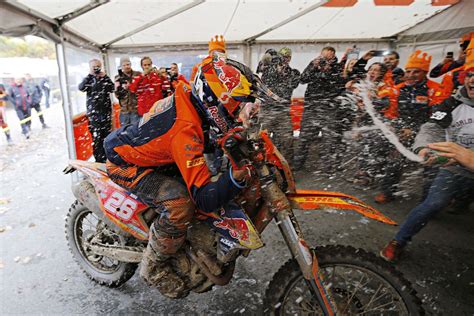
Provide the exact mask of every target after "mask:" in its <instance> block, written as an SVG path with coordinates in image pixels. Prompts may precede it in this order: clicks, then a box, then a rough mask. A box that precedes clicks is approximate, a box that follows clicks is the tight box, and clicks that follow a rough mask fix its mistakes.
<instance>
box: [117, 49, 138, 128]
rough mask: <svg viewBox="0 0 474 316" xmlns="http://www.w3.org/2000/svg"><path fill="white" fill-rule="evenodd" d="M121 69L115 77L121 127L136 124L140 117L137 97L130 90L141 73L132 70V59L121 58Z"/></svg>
mask: <svg viewBox="0 0 474 316" xmlns="http://www.w3.org/2000/svg"><path fill="white" fill-rule="evenodd" d="M120 67H121V68H120V69H119V73H118V75H117V76H115V96H116V97H117V99H118V100H119V103H120V125H127V124H134V123H135V122H137V121H138V120H139V119H140V117H139V116H138V114H137V96H136V95H135V93H132V92H131V91H130V90H129V87H130V84H131V83H132V81H133V78H135V77H136V76H139V75H140V74H141V73H140V72H139V71H135V70H133V69H132V64H131V62H130V58H128V57H122V58H120Z"/></svg>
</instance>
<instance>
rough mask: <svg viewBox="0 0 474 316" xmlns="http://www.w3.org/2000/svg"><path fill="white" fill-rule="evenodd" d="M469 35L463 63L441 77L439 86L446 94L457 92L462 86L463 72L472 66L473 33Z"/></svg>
mask: <svg viewBox="0 0 474 316" xmlns="http://www.w3.org/2000/svg"><path fill="white" fill-rule="evenodd" d="M471 34H472V37H471V40H470V42H469V45H468V46H467V48H466V50H465V60H466V61H465V63H464V64H463V65H462V66H460V67H458V68H455V69H453V70H451V71H450V72H448V73H447V74H446V75H444V77H443V81H442V83H441V84H442V85H443V86H444V89H445V90H446V93H449V94H453V95H454V94H456V92H457V90H458V89H459V88H460V87H462V86H463V85H464V79H465V70H466V69H469V68H471V67H472V66H473V65H474V32H473V33H471Z"/></svg>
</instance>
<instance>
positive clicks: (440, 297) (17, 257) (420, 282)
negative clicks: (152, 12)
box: [0, 105, 474, 315]
mask: <svg viewBox="0 0 474 316" xmlns="http://www.w3.org/2000/svg"><path fill="white" fill-rule="evenodd" d="M7 116H8V121H9V124H10V125H11V126H12V132H13V135H12V136H13V137H14V140H15V144H14V145H12V146H7V145H6V142H5V139H4V137H3V135H0V138H1V140H0V172H1V182H0V183H1V184H0V188H1V191H0V278H1V280H0V313H1V314H3V315H11V314H111V313H114V314H116V313H121V314H131V313H137V314H154V313H163V314H168V313H169V314H186V315H187V314H199V315H201V314H203V315H207V314H212V315H214V314H224V315H227V314H260V313H261V311H262V303H263V296H264V292H265V289H266V287H267V285H268V282H269V281H270V279H271V277H272V275H273V274H274V273H275V272H276V271H277V270H278V268H279V267H280V266H281V265H283V263H284V262H285V261H286V260H288V259H289V251H288V250H287V248H286V246H285V244H284V241H283V239H282V238H281V236H280V234H279V231H278V229H277V228H276V225H274V224H271V225H270V226H269V228H268V229H267V230H266V231H265V232H264V234H263V239H264V241H265V243H266V247H264V248H263V249H260V250H257V251H255V252H253V253H251V254H250V256H249V257H248V258H240V259H239V260H238V263H237V269H236V272H235V275H234V278H233V280H232V281H231V283H230V284H229V285H227V286H226V287H215V288H214V289H213V290H212V291H210V292H208V293H205V294H200V295H198V294H191V295H189V296H188V297H187V298H185V299H182V300H178V301H176V300H170V299H166V298H163V297H162V296H160V294H159V293H158V291H157V290H154V289H151V288H148V287H147V286H146V285H145V284H144V282H143V281H142V280H140V279H139V278H138V276H137V274H136V275H135V276H134V277H133V278H132V279H131V280H130V281H129V282H128V283H126V284H125V285H124V286H122V287H120V288H117V289H109V288H105V287H101V286H98V285H96V284H94V283H93V282H92V281H90V280H89V279H88V278H87V277H86V276H85V275H84V274H83V273H82V272H81V271H80V270H79V268H78V266H77V264H76V263H75V262H74V261H73V259H72V256H71V254H70V252H69V250H68V248H67V244H66V239H65V234H64V218H65V215H66V213H67V210H68V208H69V206H70V204H71V203H72V202H73V201H74V197H73V195H72V193H71V191H70V184H71V178H70V177H69V176H65V175H63V174H62V173H61V171H62V169H63V168H64V167H65V166H66V164H67V160H68V158H67V147H66V140H65V136H64V122H63V119H62V112H61V109H60V107H59V106H58V105H55V106H53V107H52V108H51V109H50V110H48V111H46V113H45V117H46V122H47V123H48V124H49V125H50V128H49V129H46V130H42V129H41V128H40V124H39V121H38V119H37V118H33V133H32V137H31V139H29V140H25V139H23V138H22V135H21V134H20V130H19V127H18V126H17V125H18V122H17V120H15V119H16V117H15V115H14V113H13V112H8V113H7ZM308 169H311V166H310V167H309V168H308ZM314 169H315V170H316V169H317V165H316V163H315V165H314ZM312 171H313V170H307V171H305V172H301V173H298V174H297V180H298V186H299V187H300V188H305V189H320V190H321V189H322V190H328V191H342V192H345V193H348V194H353V195H355V196H357V197H359V198H360V199H362V200H363V201H365V202H367V203H369V204H371V205H373V202H372V201H373V200H372V198H373V197H374V196H375V194H376V193H377V192H376V191H375V190H374V189H372V188H367V189H366V190H361V189H357V188H354V187H353V186H352V185H350V184H349V183H348V182H347V181H345V180H344V177H338V176H336V177H333V178H331V179H329V178H323V177H321V176H319V175H318V174H315V173H313V172H312ZM404 189H405V191H406V192H408V196H407V198H405V199H403V200H398V201H396V202H392V203H390V204H388V205H384V206H382V207H380V210H382V211H383V212H384V213H385V214H386V215H388V216H390V217H392V218H393V219H395V220H396V221H403V219H404V217H405V216H406V214H407V213H408V212H409V210H410V209H411V208H412V207H413V206H414V205H416V203H417V202H418V200H419V194H420V192H419V191H420V188H419V185H417V184H416V181H412V182H409V183H406V184H405V188H404ZM296 214H297V216H298V218H299V220H300V222H301V225H302V228H303V230H304V233H305V236H306V238H307V241H308V242H309V243H310V244H311V245H314V246H315V245H323V244H344V245H352V246H354V247H360V248H364V249H366V250H369V251H372V252H377V253H378V251H379V250H380V248H381V247H383V246H384V244H385V243H386V242H387V241H389V240H390V239H391V238H392V236H393V235H394V234H395V232H396V230H397V228H396V227H392V226H387V225H384V224H381V223H377V222H374V221H371V220H367V219H365V218H362V217H361V216H360V215H357V214H353V213H341V212H331V213H325V212H320V211H317V212H302V211H296ZM473 227H474V226H473V213H472V211H471V212H467V213H466V214H461V215H451V214H448V213H446V212H442V213H441V214H439V215H438V216H437V217H436V218H435V219H434V220H433V221H432V222H431V223H430V224H429V225H428V226H427V227H426V228H425V229H424V230H423V231H422V232H421V233H420V234H419V235H418V236H416V238H415V239H414V241H413V243H412V244H411V245H410V246H409V247H408V249H407V251H406V253H405V255H404V256H403V258H402V260H401V261H400V263H399V264H397V267H398V269H399V270H400V271H402V272H403V273H404V275H405V276H406V277H407V278H408V279H409V280H410V281H411V282H412V283H413V284H414V287H415V288H416V290H417V291H418V292H419V295H420V297H421V298H422V300H423V303H424V307H425V309H426V310H427V311H428V313H429V314H433V315H474V272H473V271H474V263H473V258H474V243H473V232H474V228H473Z"/></svg>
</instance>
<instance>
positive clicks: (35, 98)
mask: <svg viewBox="0 0 474 316" xmlns="http://www.w3.org/2000/svg"><path fill="white" fill-rule="evenodd" d="M43 95H44V99H45V106H46V108H49V105H50V103H49V98H50V87H49V82H48V79H47V78H43V79H41V80H40V81H39V83H37V82H36V81H35V79H33V78H32V76H31V75H30V74H26V75H25V77H20V76H19V77H16V78H15V79H14V81H13V83H12V84H11V85H10V86H8V87H5V85H3V84H0V126H1V127H2V129H3V132H4V134H5V137H6V138H7V142H8V144H12V143H13V140H12V137H11V133H10V128H9V126H8V124H7V121H6V115H5V108H6V104H7V102H10V103H11V104H12V105H13V108H14V109H15V112H16V114H17V116H18V119H19V120H20V125H21V130H22V133H23V135H24V136H25V138H26V139H29V138H30V133H31V110H32V109H34V110H35V111H36V112H37V114H38V117H39V120H40V123H41V126H42V127H43V128H47V127H48V125H46V123H45V120H44V115H43V111H42V109H41V100H42V98H43Z"/></svg>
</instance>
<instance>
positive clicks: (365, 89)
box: [356, 83, 423, 162]
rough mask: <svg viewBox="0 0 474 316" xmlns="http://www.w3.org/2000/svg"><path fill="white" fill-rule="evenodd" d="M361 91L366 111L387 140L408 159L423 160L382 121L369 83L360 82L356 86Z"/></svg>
mask: <svg viewBox="0 0 474 316" xmlns="http://www.w3.org/2000/svg"><path fill="white" fill-rule="evenodd" d="M356 87H357V88H358V89H359V91H360V93H359V95H360V96H361V97H362V101H363V102H364V109H365V111H366V112H367V113H368V114H369V116H370V117H371V118H372V121H373V122H374V124H375V126H377V127H378V128H379V129H380V131H381V132H382V134H383V135H384V136H385V138H387V140H388V141H389V142H390V143H392V144H393V145H394V146H395V148H397V150H398V151H399V152H400V153H401V154H402V155H403V156H405V157H406V158H407V159H409V160H411V161H415V162H422V161H423V159H422V158H421V157H419V156H418V155H416V154H414V153H413V152H412V151H410V150H409V149H408V148H406V147H405V146H403V144H402V143H400V140H399V139H398V137H397V135H395V134H394V133H393V132H392V131H391V130H390V129H389V128H388V127H387V125H385V124H384V122H382V120H381V119H380V118H379V116H378V114H377V113H376V111H375V109H374V105H373V104H372V101H371V100H370V97H369V86H368V84H367V83H359V84H357V86H356Z"/></svg>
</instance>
